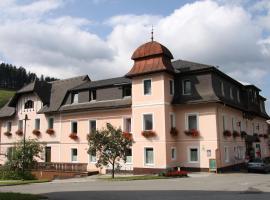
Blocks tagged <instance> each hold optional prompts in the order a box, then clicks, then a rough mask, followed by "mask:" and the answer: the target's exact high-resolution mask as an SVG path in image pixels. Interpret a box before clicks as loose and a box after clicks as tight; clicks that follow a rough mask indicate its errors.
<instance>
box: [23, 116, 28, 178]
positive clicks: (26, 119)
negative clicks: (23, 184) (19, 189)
mask: <svg viewBox="0 0 270 200" xmlns="http://www.w3.org/2000/svg"><path fill="white" fill-rule="evenodd" d="M28 120H29V119H28V115H25V116H24V134H23V160H22V161H23V163H22V173H23V179H24V170H25V136H26V122H27V121H28Z"/></svg>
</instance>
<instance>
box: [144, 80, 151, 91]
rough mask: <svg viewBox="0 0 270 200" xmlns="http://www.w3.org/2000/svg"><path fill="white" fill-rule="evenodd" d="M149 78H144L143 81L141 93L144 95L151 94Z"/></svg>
mask: <svg viewBox="0 0 270 200" xmlns="http://www.w3.org/2000/svg"><path fill="white" fill-rule="evenodd" d="M151 85H152V83H151V80H150V79H148V80H144V81H143V94H144V95H151Z"/></svg>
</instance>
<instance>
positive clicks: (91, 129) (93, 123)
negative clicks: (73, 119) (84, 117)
mask: <svg viewBox="0 0 270 200" xmlns="http://www.w3.org/2000/svg"><path fill="white" fill-rule="evenodd" d="M96 130H97V121H96V120H90V121H89V132H90V133H93V132H95V131H96Z"/></svg>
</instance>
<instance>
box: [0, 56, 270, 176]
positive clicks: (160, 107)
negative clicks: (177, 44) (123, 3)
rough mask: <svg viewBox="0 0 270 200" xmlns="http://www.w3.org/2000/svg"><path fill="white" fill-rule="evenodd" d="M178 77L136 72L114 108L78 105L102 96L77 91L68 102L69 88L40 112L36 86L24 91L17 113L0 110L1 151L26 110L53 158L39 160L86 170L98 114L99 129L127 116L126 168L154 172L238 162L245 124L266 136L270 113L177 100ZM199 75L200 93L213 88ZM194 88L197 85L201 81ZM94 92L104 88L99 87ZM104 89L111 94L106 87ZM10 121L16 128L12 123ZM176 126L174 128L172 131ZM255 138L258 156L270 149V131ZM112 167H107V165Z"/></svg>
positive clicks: (92, 161)
mask: <svg viewBox="0 0 270 200" xmlns="http://www.w3.org/2000/svg"><path fill="white" fill-rule="evenodd" d="M140 62H141V61H140ZM150 63H151V62H150ZM170 70H171V69H170ZM133 71H136V69H134V70H133ZM209 77H210V76H209ZM198 80H200V77H198ZM147 81H148V83H150V84H151V87H149V88H150V90H151V91H147V94H146V92H145V85H146V82H147ZM175 81H177V80H176V78H175V75H174V74H172V73H171V72H170V73H168V72H166V71H158V72H155V71H153V72H149V70H148V72H147V73H145V74H140V75H138V76H137V75H136V76H133V77H131V88H132V96H131V97H123V101H127V100H129V99H130V100H132V104H131V105H130V106H126V107H120V106H119V107H116V106H114V107H112V106H111V107H110V108H109V109H108V108H107V107H104V108H103V109H102V108H100V107H99V109H92V110H90V109H88V107H87V109H82V108H80V109H79V108H77V107H76V106H88V105H89V106H95V105H96V104H98V103H99V102H98V100H94V101H93V100H92V101H90V102H87V103H81V102H75V103H74V101H77V100H74V98H75V99H76V98H77V96H76V97H74V96H72V97H71V98H72V99H73V100H71V103H65V102H68V99H69V98H68V95H66V96H67V97H66V98H65V100H63V102H62V105H61V107H60V108H59V109H58V111H55V112H51V113H42V112H39V111H40V109H42V107H43V106H44V105H43V102H42V99H40V98H39V96H38V95H37V94H36V93H34V92H32V93H31V92H30V93H28V94H23V95H21V96H19V97H18V98H17V101H16V109H15V113H14V114H13V115H12V116H9V117H2V118H0V128H1V129H0V135H1V137H0V138H1V140H0V144H1V146H0V153H1V154H6V152H7V150H8V148H9V147H12V145H14V143H16V142H17V141H18V140H20V139H22V136H18V135H16V131H17V130H18V129H19V128H21V127H19V120H23V118H24V116H25V114H27V115H28V118H29V119H30V120H29V121H27V127H26V130H27V132H26V138H35V139H37V140H38V141H39V142H41V143H42V144H44V147H45V146H46V147H50V155H49V158H48V155H45V154H46V153H44V155H42V158H43V159H41V160H40V162H45V161H46V159H49V160H47V162H55V163H86V164H87V170H88V171H94V170H97V168H96V166H95V159H97V158H94V157H91V156H89V154H88V153H87V150H88V144H87V139H86V138H87V134H89V133H90V132H91V126H92V125H91V121H94V122H93V123H94V124H95V126H96V127H95V128H97V129H102V128H104V127H105V125H106V123H111V124H112V125H114V126H115V127H121V128H122V129H123V130H125V129H127V128H126V127H127V125H126V124H125V123H126V119H130V122H131V124H130V125H131V130H130V131H131V133H132V135H133V139H134V141H135V143H134V144H133V147H132V156H130V158H129V162H128V163H123V164H122V168H121V169H122V170H127V171H133V172H134V173H149V172H151V173H152V172H158V171H160V170H164V169H166V168H170V167H178V166H180V167H184V168H189V169H194V170H208V169H209V159H216V162H217V167H218V168H226V167H230V166H233V165H237V164H241V163H243V162H244V161H245V158H246V155H247V144H246V140H245V139H244V137H241V136H240V133H241V132H246V133H247V134H248V135H250V136H251V135H253V134H254V132H256V133H257V134H258V135H263V136H264V135H267V134H268V124H267V123H266V119H267V117H264V116H261V115H259V114H254V115H253V118H252V119H251V118H250V119H247V118H246V117H244V116H243V112H244V111H243V110H241V109H240V108H237V107H235V106H231V105H228V104H225V103H220V102H218V101H217V102H214V101H212V102H210V101H209V102H199V101H197V103H196V101H194V102H192V103H179V104H177V103H176V104H175V103H172V102H174V101H175V98H176V97H175V95H176V93H177V92H176V91H177V90H178V91H180V93H181V92H182V90H183V89H181V88H178V87H176V84H175ZM201 82H202V83H203V84H204V85H206V86H203V87H205V88H206V89H205V88H202V89H201V91H202V92H201V93H200V95H201V96H202V94H205V93H206V94H208V92H209V91H210V90H209V89H208V88H207V87H208V85H209V84H210V82H207V81H201ZM78 85H79V84H78ZM172 85H173V86H172ZM149 88H148V89H149ZM194 88H195V86H194ZM195 89H196V90H198V91H199V89H200V87H198V88H195ZM103 90H105V89H103ZM213 90H214V89H213ZM106 93H107V92H106ZM209 93H210V92H209ZM67 94H68V93H67ZM76 94H77V93H75V95H76ZM90 94H91V93H90ZM97 94H98V95H99V93H97ZM73 95H74V94H73ZM106 95H107V96H108V94H106ZM111 95H113V94H111ZM237 95H238V94H237ZM237 95H236V96H237ZM91 97H92V96H91ZM92 98H96V97H92ZM97 98H98V97H97ZM100 98H101V97H100ZM183 98H186V97H183ZM27 100H32V101H33V103H34V106H33V108H31V109H24V106H25V103H26V102H27ZM112 101H114V100H104V99H103V100H100V102H101V103H108V102H112ZM115 101H116V100H115ZM104 105H105V104H104ZM106 105H107V104H106ZM69 106H70V107H71V108H72V106H74V109H73V108H72V109H73V110H72V109H70V110H68V111H67V110H65V109H66V108H69ZM75 107H76V109H75ZM37 119H38V120H39V121H40V124H39V126H38V127H36V126H37V123H38V122H37V121H36V120H37ZM52 119H53V127H51V128H52V129H53V130H54V134H52V135H50V134H48V133H46V132H47V130H48V128H50V127H49V126H50V125H49V123H50V122H49V121H50V120H52ZM10 124H11V130H8V129H9V128H10V127H9V126H10ZM73 126H76V134H77V137H78V139H77V140H74V139H71V138H70V137H69V136H70V134H71V133H72V132H73V129H74V127H73ZM191 127H196V128H194V129H196V131H197V132H198V133H199V135H198V136H196V135H192V133H191V134H190V135H189V132H187V131H190V132H192V130H191V129H193V128H191ZM37 128H38V129H39V131H40V136H36V135H34V134H33V130H34V129H37ZM172 128H174V130H176V131H177V133H175V134H173V133H172V131H171V130H172ZM148 129H151V131H152V132H154V133H155V136H153V137H145V136H144V135H143V134H142V132H143V131H149V130H148ZM225 130H229V131H231V132H233V131H236V132H238V133H239V136H237V137H233V136H230V137H226V136H224V131H225ZM7 131H10V132H11V133H12V135H11V136H6V135H5V133H6V132H7ZM125 131H126V130H125ZM193 131H194V130H193ZM258 137H259V136H258ZM256 144H257V146H256ZM252 145H253V147H254V149H255V150H256V148H257V147H258V145H259V146H260V156H261V157H269V156H270V152H269V141H268V138H266V137H260V140H259V141H257V142H252ZM47 153H48V152H47ZM46 156H47V157H46ZM255 156H258V155H257V154H256V155H255ZM45 157H46V158H45ZM5 160H6V157H5V156H3V155H2V156H1V157H0V164H3V163H4V162H5ZM107 168H108V169H109V168H110V166H108V167H107ZM100 172H102V173H105V170H104V169H102V170H100Z"/></svg>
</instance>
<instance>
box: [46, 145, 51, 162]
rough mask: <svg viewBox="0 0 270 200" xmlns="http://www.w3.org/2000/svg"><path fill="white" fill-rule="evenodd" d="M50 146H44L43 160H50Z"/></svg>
mask: <svg viewBox="0 0 270 200" xmlns="http://www.w3.org/2000/svg"><path fill="white" fill-rule="evenodd" d="M51 152H52V148H51V147H45V162H51V154H52V153H51Z"/></svg>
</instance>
